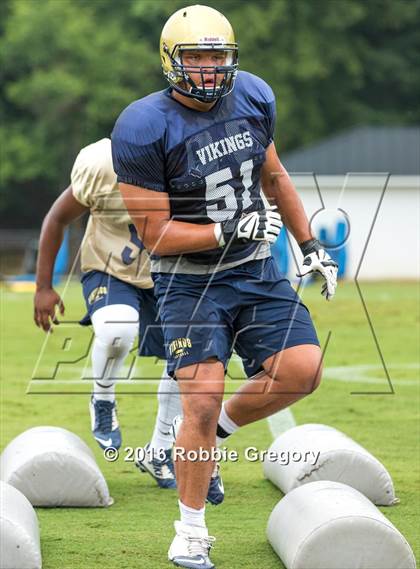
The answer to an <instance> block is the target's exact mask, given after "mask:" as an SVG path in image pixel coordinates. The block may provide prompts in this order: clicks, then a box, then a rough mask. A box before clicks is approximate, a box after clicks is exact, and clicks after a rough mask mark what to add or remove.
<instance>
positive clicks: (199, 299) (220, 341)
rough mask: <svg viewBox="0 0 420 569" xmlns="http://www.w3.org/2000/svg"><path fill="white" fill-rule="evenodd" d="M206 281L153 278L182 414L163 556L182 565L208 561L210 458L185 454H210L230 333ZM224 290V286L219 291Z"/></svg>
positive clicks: (226, 293)
mask: <svg viewBox="0 0 420 569" xmlns="http://www.w3.org/2000/svg"><path fill="white" fill-rule="evenodd" d="M207 283H208V279H207V277H201V276H195V275H191V276H190V275H185V274H183V275H169V276H166V275H162V274H159V275H158V277H157V278H156V281H155V284H156V293H157V297H158V303H159V308H160V310H161V314H162V320H163V329H164V335H165V346H166V348H167V358H168V371H169V373H170V374H172V375H173V374H175V375H176V378H177V380H178V383H179V385H180V390H181V399H182V406H183V416H184V420H183V422H182V425H181V427H180V429H179V432H178V436H177V439H176V443H175V449H174V453H175V454H174V462H175V468H176V474H177V485H178V492H179V497H180V502H179V506H180V516H181V520H180V521H179V522H176V524H175V528H176V536H175V538H174V540H173V542H172V544H171V547H170V549H169V552H168V557H169V559H170V560H172V561H173V562H174V563H175V564H180V563H181V562H182V563H183V564H184V565H183V566H188V565H187V564H185V563H187V561H188V559H190V558H191V563H196V564H198V563H200V564H202V566H205V567H212V566H213V565H212V564H211V562H210V561H209V559H208V551H207V548H208V532H207V528H206V526H205V515H204V513H205V500H206V496H207V493H208V488H209V482H210V477H211V473H212V469H213V462H212V461H211V460H204V461H203V460H201V461H200V460H194V457H191V455H189V456H187V455H188V453H191V452H196V453H199V452H200V449H202V452H205V451H207V453H208V455H209V458H210V457H211V449H212V448H213V447H214V446H215V442H216V424H217V418H218V416H219V413H220V407H221V402H222V398H223V385H224V373H225V364H226V362H227V360H228V358H229V355H230V352H229V350H230V346H231V343H232V333H231V328H230V326H229V325H228V324H227V321H228V315H227V313H226V311H225V310H224V307H223V306H222V305H221V303H219V302H218V299H217V298H215V297H212V292H213V289H212V290H211V291H209V290H208V289H207ZM227 296H229V291H226V290H224V291H223V295H222V297H223V298H226V297H227ZM182 458H184V460H182ZM200 543H201V544H202V547H201V546H200V547H201V549H200V553H197V554H195V553H192V549H194V547H192V546H193V544H196V547H198V545H199V544H200ZM191 548H192V549H191ZM178 561H179V563H178ZM191 566H194V565H191Z"/></svg>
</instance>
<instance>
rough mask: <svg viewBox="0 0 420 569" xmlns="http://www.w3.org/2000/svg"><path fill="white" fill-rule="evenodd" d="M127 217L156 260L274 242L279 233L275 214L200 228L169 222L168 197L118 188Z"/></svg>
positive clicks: (135, 188)
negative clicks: (231, 244)
mask: <svg viewBox="0 0 420 569" xmlns="http://www.w3.org/2000/svg"><path fill="white" fill-rule="evenodd" d="M119 188H120V192H121V195H122V197H123V199H124V203H125V205H126V207H127V210H128V213H129V214H130V217H131V219H132V220H133V222H134V225H135V226H136V229H137V233H138V234H139V235H140V238H141V240H142V242H143V243H144V245H145V247H146V249H148V251H150V252H151V253H155V254H156V255H159V256H161V257H162V256H165V255H180V254H183V253H195V252H198V251H209V250H212V249H216V248H218V247H224V246H225V245H227V244H228V243H229V242H232V241H242V242H246V241H268V242H274V241H275V240H276V238H277V236H278V234H279V232H280V229H281V221H280V216H279V215H278V214H277V213H276V212H265V211H263V212H257V211H254V212H252V213H249V214H247V215H245V216H244V217H242V218H241V219H231V220H227V221H224V222H221V223H210V224H206V225H199V224H197V223H186V222H184V221H175V220H172V219H171V218H170V205H169V196H168V194H167V193H166V192H154V191H152V190H147V189H145V188H140V187H138V186H133V185H130V184H125V183H120V184H119Z"/></svg>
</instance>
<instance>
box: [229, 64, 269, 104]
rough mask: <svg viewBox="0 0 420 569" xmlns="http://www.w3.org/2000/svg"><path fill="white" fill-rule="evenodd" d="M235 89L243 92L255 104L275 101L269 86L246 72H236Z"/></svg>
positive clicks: (259, 78)
mask: <svg viewBox="0 0 420 569" xmlns="http://www.w3.org/2000/svg"><path fill="white" fill-rule="evenodd" d="M235 89H238V90H239V91H240V92H243V93H244V94H245V95H247V96H248V97H250V98H252V99H254V100H255V101H256V102H257V103H266V104H269V103H273V102H274V101H275V96H274V93H273V90H272V88H271V87H270V85H269V84H268V83H266V82H265V81H264V80H263V79H261V77H258V76H257V75H254V74H253V73H249V72H248V71H239V72H238V76H237V78H236V85H235Z"/></svg>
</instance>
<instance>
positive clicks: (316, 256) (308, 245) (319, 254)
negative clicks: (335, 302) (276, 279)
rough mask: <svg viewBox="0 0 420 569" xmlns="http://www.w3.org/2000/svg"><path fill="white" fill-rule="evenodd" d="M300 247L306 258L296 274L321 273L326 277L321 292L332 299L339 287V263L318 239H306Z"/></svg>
mask: <svg viewBox="0 0 420 569" xmlns="http://www.w3.org/2000/svg"><path fill="white" fill-rule="evenodd" d="M300 249H301V251H302V253H303V257H304V258H303V264H302V267H301V269H300V272H299V273H297V274H296V276H297V277H304V276H305V275H309V274H310V273H319V274H321V275H322V276H323V277H324V279H325V283H324V284H323V286H322V290H321V294H322V295H323V296H325V298H326V299H327V300H331V299H332V297H333V296H334V294H335V289H336V288H337V272H338V265H337V263H336V262H335V261H333V260H332V259H331V257H330V256H329V254H328V253H327V252H326V251H325V250H324V249H323V248H322V247H321V244H320V243H319V241H318V240H317V239H309V240H308V241H304V242H303V243H301V244H300Z"/></svg>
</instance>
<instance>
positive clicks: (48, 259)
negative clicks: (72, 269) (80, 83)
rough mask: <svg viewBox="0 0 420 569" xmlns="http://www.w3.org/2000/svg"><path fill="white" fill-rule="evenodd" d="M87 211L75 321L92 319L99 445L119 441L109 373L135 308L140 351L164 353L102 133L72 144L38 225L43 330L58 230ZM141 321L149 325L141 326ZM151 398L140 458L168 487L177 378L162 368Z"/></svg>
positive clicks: (51, 312) (117, 366)
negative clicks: (152, 418) (68, 168)
mask: <svg viewBox="0 0 420 569" xmlns="http://www.w3.org/2000/svg"><path fill="white" fill-rule="evenodd" d="M87 212H89V213H90V217H89V221H88V224H87V227H86V232H85V235H84V238H83V242H82V245H81V264H82V270H83V276H82V286H83V294H84V297H85V301H86V306H87V310H88V312H87V315H86V316H85V317H84V318H83V320H82V321H81V324H83V325H88V324H90V323H92V325H93V329H94V333H95V338H94V342H93V347H92V369H93V377H94V378H95V379H94V384H93V393H92V397H91V401H90V413H91V421H92V432H93V436H94V438H95V440H96V441H97V442H98V444H99V445H100V446H101V447H102V448H106V447H108V446H113V447H115V448H119V447H120V446H121V431H120V428H119V423H118V418H117V406H116V400H115V381H116V379H117V378H118V374H119V372H120V370H121V368H122V365H123V363H124V360H125V358H126V356H127V354H128V353H129V351H130V349H131V348H132V345H133V343H134V340H135V338H136V336H137V335H138V333H139V316H140V339H141V342H140V345H141V346H142V350H141V353H142V355H155V356H157V357H161V358H165V353H164V349H163V336H162V333H161V330H160V327H159V326H156V311H155V300H154V297H153V282H152V280H151V278H150V262H149V256H148V253H147V252H146V251H145V250H144V247H143V245H142V243H141V241H140V240H139V238H138V237H137V233H136V230H135V227H134V225H133V224H132V222H131V220H130V218H129V216H128V214H127V211H126V209H125V207H124V204H123V203H122V200H121V195H120V193H119V191H118V188H117V182H116V175H115V173H114V171H113V167H112V158H111V141H110V140H109V139H107V138H104V139H102V140H100V141H98V142H96V143H94V144H91V145H89V146H87V147H86V148H83V149H82V150H81V151H80V153H79V154H78V156H77V158H76V161H75V163H74V166H73V169H72V173H71V185H70V186H69V187H68V188H67V189H66V190H65V191H64V192H63V193H62V194H61V195H60V196H59V197H58V199H57V200H56V201H55V202H54V204H53V205H52V207H51V209H50V211H49V212H48V214H47V215H46V217H45V219H44V222H43V225H42V230H41V237H40V244H39V255H38V262H37V275H36V285H37V288H36V294H35V298H34V305H35V306H34V318H35V322H36V324H37V325H38V326H40V327H41V328H43V330H45V331H46V332H47V331H49V330H51V331H52V323H54V324H58V320H57V317H56V308H57V307H58V309H59V311H60V313H61V314H64V303H63V301H62V300H61V298H60V296H59V295H58V293H57V292H56V291H55V290H54V289H53V287H52V274H53V267H54V262H55V259H56V256H57V253H58V250H59V248H60V245H61V242H62V239H63V235H64V231H65V229H66V227H67V226H68V224H69V223H71V222H72V221H74V220H75V219H77V218H78V217H80V216H81V215H83V214H85V213H87ZM149 323H151V324H152V326H151V327H149V328H148V324H149ZM146 334H147V336H146V337H145V335H146ZM158 401H159V408H158V414H157V418H156V424H155V428H154V432H153V436H152V440H151V442H150V443H149V445H148V447H147V448H148V449H149V450H150V451H151V453H150V454H149V455H148V457H147V458H146V459H145V460H143V461H142V462H141V465H140V466H141V468H142V469H143V470H147V471H148V472H149V473H150V474H152V476H153V477H154V478H155V479H156V481H157V482H158V484H159V486H161V487H165V488H166V487H167V488H174V487H175V486H176V484H175V479H174V474H173V464H172V459H171V446H172V436H171V433H170V427H171V423H172V420H173V418H174V416H175V415H177V414H178V413H180V412H181V404H180V398H179V389H178V386H177V383H176V382H175V381H173V380H172V379H170V378H169V377H168V376H167V374H166V371H165V372H164V374H163V376H162V379H161V381H160V384H159V391H158ZM162 449H163V450H164V451H165V452H162Z"/></svg>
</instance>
